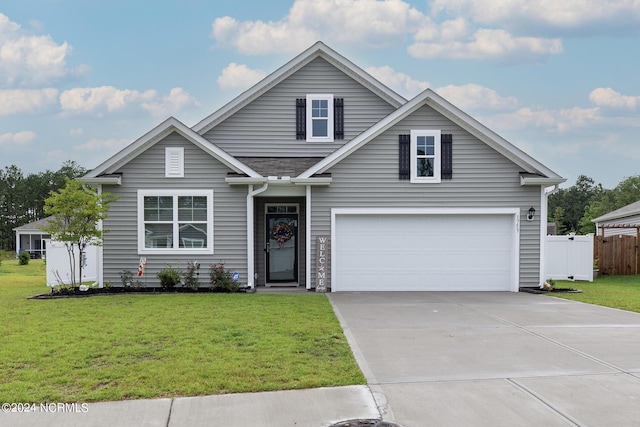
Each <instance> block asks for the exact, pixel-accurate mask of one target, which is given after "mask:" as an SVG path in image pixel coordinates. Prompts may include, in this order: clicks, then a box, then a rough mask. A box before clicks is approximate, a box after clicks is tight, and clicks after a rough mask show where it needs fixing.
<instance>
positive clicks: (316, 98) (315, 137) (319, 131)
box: [307, 95, 333, 142]
mask: <svg viewBox="0 0 640 427" xmlns="http://www.w3.org/2000/svg"><path fill="white" fill-rule="evenodd" d="M307 141H310V142H311V141H325V142H333V95H307Z"/></svg>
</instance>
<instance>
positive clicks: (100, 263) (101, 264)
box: [80, 184, 104, 288]
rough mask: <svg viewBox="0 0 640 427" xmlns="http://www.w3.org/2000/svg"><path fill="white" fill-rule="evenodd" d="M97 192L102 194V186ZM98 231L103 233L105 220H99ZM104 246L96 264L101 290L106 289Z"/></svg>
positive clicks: (99, 186)
mask: <svg viewBox="0 0 640 427" xmlns="http://www.w3.org/2000/svg"><path fill="white" fill-rule="evenodd" d="M96 187H97V190H98V194H102V184H98V185H97V186H96ZM97 225H98V230H100V231H103V227H104V224H103V220H99V221H98V224H97ZM101 240H102V241H103V242H104V233H103V234H102V239H101ZM103 248H104V245H99V246H98V247H97V248H96V258H98V259H96V262H97V263H98V277H97V279H98V287H99V288H104V250H103ZM80 262H82V260H80Z"/></svg>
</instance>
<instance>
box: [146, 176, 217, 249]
mask: <svg viewBox="0 0 640 427" xmlns="http://www.w3.org/2000/svg"><path fill="white" fill-rule="evenodd" d="M146 196H164V197H173V221H172V224H173V247H172V248H146V247H145V220H144V198H145V197H146ZM182 196H199V197H203V196H205V197H206V198H207V226H206V228H207V247H206V248H181V247H180V242H179V235H180V227H179V221H178V203H177V202H178V197H182ZM138 254H141V255H151V254H176V255H205V254H213V190H177V189H171V190H138Z"/></svg>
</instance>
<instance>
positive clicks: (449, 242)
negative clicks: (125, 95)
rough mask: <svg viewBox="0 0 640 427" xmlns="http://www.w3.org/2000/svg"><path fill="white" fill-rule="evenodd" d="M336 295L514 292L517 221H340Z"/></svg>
mask: <svg viewBox="0 0 640 427" xmlns="http://www.w3.org/2000/svg"><path fill="white" fill-rule="evenodd" d="M335 232H336V241H335V243H334V250H335V251H336V265H335V275H336V277H335V280H334V281H333V282H334V283H333V286H334V290H339V291H340V290H342V291H346V290H438V291H442V290H456V291H459V290H492V291H496V290H501V291H504V290H512V288H513V286H512V285H513V284H512V281H513V277H514V275H513V269H514V262H513V247H512V246H513V233H514V227H513V215H447V216H445V215H395V214H394V215H389V214H386V215H339V216H337V217H336V231H335Z"/></svg>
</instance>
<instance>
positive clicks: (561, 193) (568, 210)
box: [548, 175, 640, 234]
mask: <svg viewBox="0 0 640 427" xmlns="http://www.w3.org/2000/svg"><path fill="white" fill-rule="evenodd" d="M637 201H640V175H636V176H632V177H629V178H625V179H624V180H623V181H622V182H620V183H619V184H618V185H617V186H616V187H615V188H613V189H611V190H609V189H606V188H603V187H602V184H596V183H595V181H594V180H593V179H591V178H589V177H588V176H585V175H580V176H579V177H578V179H577V180H576V183H575V184H574V185H573V186H571V187H569V188H562V189H560V190H558V191H557V192H555V193H553V194H551V195H550V196H549V205H548V206H549V211H548V212H549V214H548V215H549V216H548V221H550V222H555V223H556V232H557V234H567V233H571V232H575V233H576V234H588V233H596V227H595V224H594V223H593V222H591V220H592V219H595V218H598V217H599V216H602V215H604V214H606V213H609V212H611V211H614V210H616V209H620V208H621V207H624V206H626V205H628V204H630V203H634V202H637Z"/></svg>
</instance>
